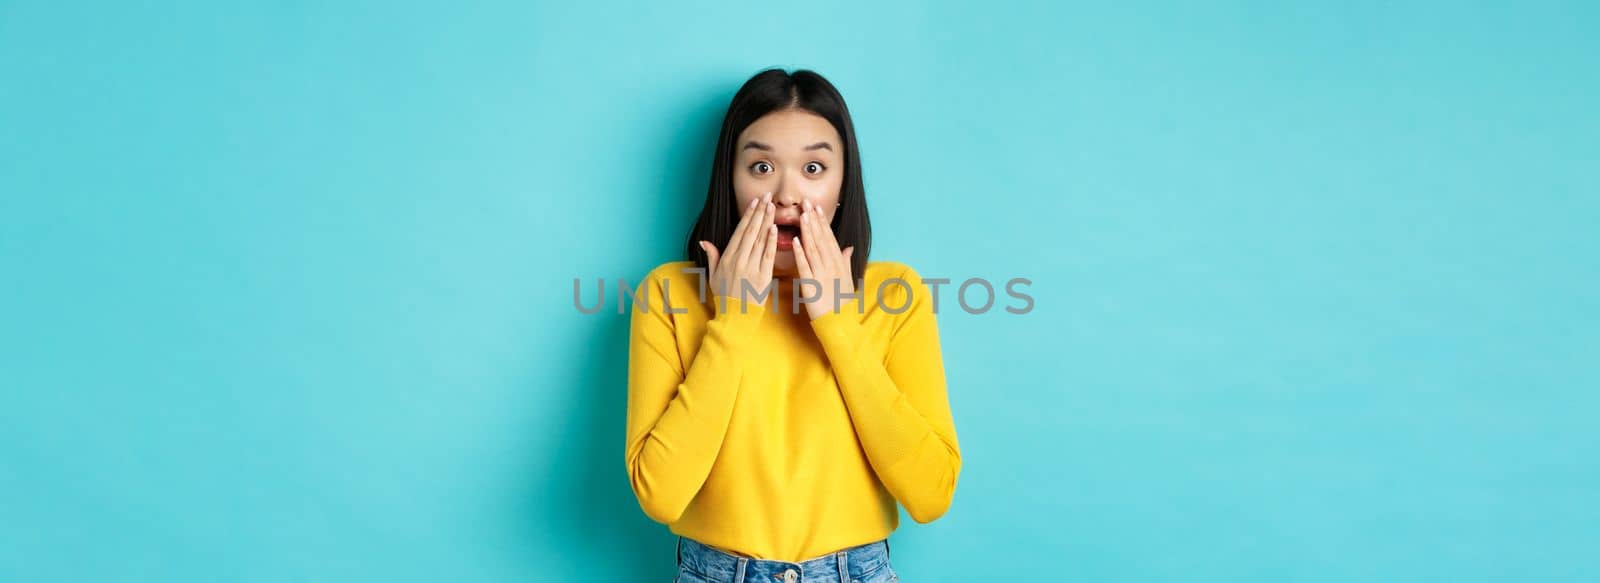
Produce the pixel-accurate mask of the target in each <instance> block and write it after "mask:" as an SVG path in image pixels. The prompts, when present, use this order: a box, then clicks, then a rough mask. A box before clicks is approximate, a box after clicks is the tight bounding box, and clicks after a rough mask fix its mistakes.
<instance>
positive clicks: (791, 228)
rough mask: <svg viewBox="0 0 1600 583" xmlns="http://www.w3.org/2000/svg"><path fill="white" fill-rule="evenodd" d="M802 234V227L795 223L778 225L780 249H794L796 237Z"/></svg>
mask: <svg viewBox="0 0 1600 583" xmlns="http://www.w3.org/2000/svg"><path fill="white" fill-rule="evenodd" d="M799 236H800V227H798V226H795V225H778V249H780V250H784V251H788V250H790V249H794V238H795V237H799Z"/></svg>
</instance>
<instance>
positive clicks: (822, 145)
mask: <svg viewBox="0 0 1600 583" xmlns="http://www.w3.org/2000/svg"><path fill="white" fill-rule="evenodd" d="M743 149H745V150H763V151H767V152H771V151H772V146H768V145H766V144H763V143H761V142H757V141H755V140H750V141H749V142H745V144H744V148H743ZM801 149H802V150H805V151H811V150H827V151H829V152H832V151H833V144H829V143H827V142H817V143H815V144H811V145H809V146H806V147H804V148H801Z"/></svg>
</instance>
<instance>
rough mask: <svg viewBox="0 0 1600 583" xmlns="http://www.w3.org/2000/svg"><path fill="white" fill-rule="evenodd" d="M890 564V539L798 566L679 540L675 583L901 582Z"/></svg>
mask: <svg viewBox="0 0 1600 583" xmlns="http://www.w3.org/2000/svg"><path fill="white" fill-rule="evenodd" d="M898 581H900V576H899V575H898V574H896V573H895V572H894V567H892V566H890V565H889V539H883V540H880V541H874V542H870V543H867V544H864V545H858V546H854V547H850V548H847V549H840V550H838V551H834V552H832V553H828V554H826V555H822V556H820V557H816V558H811V559H806V560H803V561H800V562H798V563H791V562H789V561H774V560H767V559H754V558H750V557H741V556H739V555H733V554H729V553H726V552H723V551H721V550H718V549H717V548H715V547H712V546H710V545H707V544H705V543H702V542H700V541H697V540H694V539H692V538H688V537H684V536H680V537H678V578H677V579H674V580H673V582H674V583H898Z"/></svg>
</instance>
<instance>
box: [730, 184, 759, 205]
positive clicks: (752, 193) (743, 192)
mask: <svg viewBox="0 0 1600 583" xmlns="http://www.w3.org/2000/svg"><path fill="white" fill-rule="evenodd" d="M765 192H766V191H764V190H762V189H761V185H760V184H757V183H756V182H755V181H752V180H750V179H749V178H735V179H734V180H733V197H734V199H735V201H736V202H738V203H739V208H741V209H742V208H744V207H745V205H748V204H750V201H752V200H755V199H757V198H759V197H760V196H761V195H762V194H764V193H765Z"/></svg>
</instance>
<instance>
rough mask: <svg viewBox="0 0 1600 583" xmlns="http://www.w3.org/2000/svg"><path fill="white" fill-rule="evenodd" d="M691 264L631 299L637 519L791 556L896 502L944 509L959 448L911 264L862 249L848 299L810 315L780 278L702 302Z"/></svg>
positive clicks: (631, 465) (831, 547)
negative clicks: (765, 292) (856, 285)
mask: <svg viewBox="0 0 1600 583" xmlns="http://www.w3.org/2000/svg"><path fill="white" fill-rule="evenodd" d="M693 266H694V264H693V263H691V262H688V261H675V262H671V263H666V264H663V265H661V266H659V267H656V268H655V269H653V270H651V271H650V273H649V275H647V276H646V278H645V280H644V281H643V282H642V283H640V284H639V286H638V288H637V290H636V293H635V296H634V298H633V300H632V301H633V302H634V303H633V308H632V310H633V314H632V317H631V333H630V337H629V346H628V420H627V434H628V435H627V451H626V458H627V466H628V477H629V480H630V481H631V482H632V485H633V492H634V495H635V496H637V497H638V499H639V505H640V506H641V507H642V508H643V509H644V512H645V513H646V514H648V515H649V516H650V518H652V519H654V520H656V521H658V522H661V523H663V524H666V525H668V528H669V530H670V531H672V532H673V533H676V534H679V535H682V536H686V537H689V538H693V539H695V540H698V541H700V542H703V543H706V544H709V545H712V546H715V547H720V548H722V549H725V550H729V551H733V552H735V553H740V554H744V555H747V556H751V557H755V558H760V559H771V560H783V561H795V562H799V561H803V560H805V559H810V558H814V557H818V556H821V555H824V554H827V553H830V552H833V551H836V550H839V549H842V548H845V547H850V546H854V545H858V544H863V543H867V542H872V541H875V540H879V539H882V538H884V537H887V536H888V535H889V533H890V532H892V531H894V529H895V528H896V527H897V526H899V518H900V515H899V511H898V510H897V509H896V508H895V502H896V501H898V502H899V503H900V504H901V505H903V506H905V508H906V512H907V513H908V514H910V515H911V518H912V519H913V520H916V521H917V522H920V523H927V522H931V521H933V520H934V519H936V518H938V517H940V516H942V515H943V514H944V513H945V510H946V509H948V508H949V507H950V500H951V497H952V496H953V495H954V494H955V489H956V478H957V476H959V475H960V473H961V450H960V447H959V446H958V445H957V443H956V431H955V422H954V420H953V419H952V417H951V414H950V403H949V399H948V397H947V396H946V393H945V377H944V363H943V360H942V359H941V357H940V352H939V333H938V327H937V325H936V324H935V318H934V313H933V297H932V295H931V294H932V292H931V290H930V289H929V287H928V286H927V285H925V284H923V283H922V278H921V276H919V275H917V273H916V272H915V271H913V270H912V269H911V268H910V267H908V266H906V265H904V264H901V263H895V262H871V263H869V264H868V266H867V269H866V273H865V274H864V275H863V276H862V279H863V281H864V285H862V286H860V287H861V289H860V290H858V291H859V292H860V294H861V298H860V299H851V300H847V301H846V302H845V303H843V304H841V308H840V311H839V313H829V314H824V315H823V316H821V317H819V318H817V319H816V320H811V319H810V317H809V316H807V315H806V311H805V308H804V307H800V308H799V310H798V313H793V312H792V311H791V309H790V306H791V305H793V302H792V299H793V296H792V295H791V293H792V291H791V290H792V284H791V282H789V281H788V280H780V281H781V283H782V285H781V286H780V285H778V284H774V286H773V289H774V293H773V294H772V296H771V297H769V299H768V300H767V302H766V303H765V304H761V303H755V302H751V303H742V302H740V301H739V299H738V298H737V297H732V296H730V297H728V298H725V299H726V301H727V307H726V309H721V308H720V303H721V300H722V299H723V298H717V299H713V298H715V296H714V295H713V294H711V293H710V292H709V291H707V292H706V299H705V301H704V302H702V301H701V299H700V297H699V293H700V286H701V280H700V277H699V275H698V274H697V273H695V272H684V270H685V269H688V268H692V267H693ZM892 278H899V279H900V280H901V281H904V282H905V284H906V285H900V284H898V283H895V282H892V281H891V282H889V285H887V286H886V287H884V288H883V289H882V290H881V292H882V298H881V301H880V298H879V293H880V287H879V286H880V284H882V283H883V282H885V281H886V280H890V279H892ZM908 286H909V288H908ZM908 295H909V297H908ZM669 302H670V303H669ZM641 304H642V305H641ZM946 305H953V303H951V304H946ZM664 308H671V310H672V311H673V312H677V311H683V312H685V313H668V311H667V310H666V309H664ZM903 308H904V309H903ZM902 309H903V311H902ZM893 312H900V313H893Z"/></svg>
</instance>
